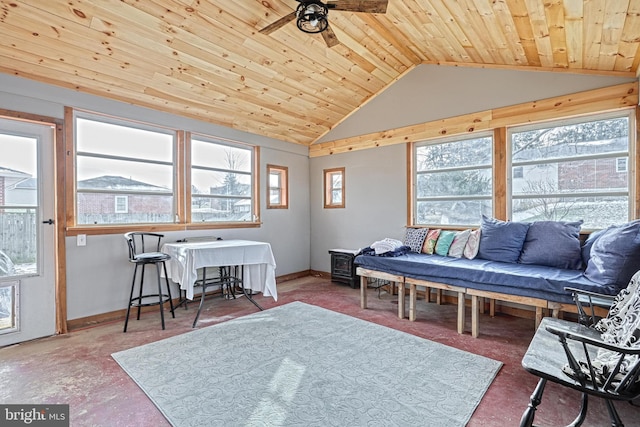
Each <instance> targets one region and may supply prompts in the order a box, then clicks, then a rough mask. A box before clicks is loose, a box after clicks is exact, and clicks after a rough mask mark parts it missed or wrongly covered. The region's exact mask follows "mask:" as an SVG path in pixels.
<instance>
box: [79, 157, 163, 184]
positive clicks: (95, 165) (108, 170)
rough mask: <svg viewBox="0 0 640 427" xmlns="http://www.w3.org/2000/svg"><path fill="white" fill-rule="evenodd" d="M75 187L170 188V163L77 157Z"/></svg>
mask: <svg viewBox="0 0 640 427" xmlns="http://www.w3.org/2000/svg"><path fill="white" fill-rule="evenodd" d="M77 168H78V174H77V180H78V186H77V188H78V190H105V189H112V190H121V191H140V192H149V191H151V192H162V193H167V192H168V193H171V192H172V191H173V166H169V165H159V164H155V163H141V162H135V161H125V160H113V159H100V158H95V157H84V156H78V159H77Z"/></svg>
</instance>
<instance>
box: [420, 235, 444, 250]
mask: <svg viewBox="0 0 640 427" xmlns="http://www.w3.org/2000/svg"><path fill="white" fill-rule="evenodd" d="M441 231H442V230H441V229H439V228H435V229H433V230H429V232H428V233H427V238H426V239H424V244H423V245H422V253H425V254H429V255H433V251H434V249H435V248H436V242H437V241H438V236H440V232H441Z"/></svg>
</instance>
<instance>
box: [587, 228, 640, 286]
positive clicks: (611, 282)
mask: <svg viewBox="0 0 640 427" xmlns="http://www.w3.org/2000/svg"><path fill="white" fill-rule="evenodd" d="M638 270H640V220H636V221H632V222H629V223H626V224H623V225H618V226H612V227H609V228H607V229H605V230H603V231H602V232H601V233H600V234H599V236H598V237H597V239H596V241H595V242H594V243H593V246H591V257H590V258H589V263H588V264H587V269H586V270H585V272H584V274H585V276H587V278H588V279H589V280H591V281H593V282H596V283H599V284H600V285H602V286H606V287H608V288H609V293H611V294H617V293H618V292H619V291H620V290H622V289H624V288H626V287H627V285H628V284H629V280H631V277H632V276H633V275H634V274H635V273H636V272H637V271H638Z"/></svg>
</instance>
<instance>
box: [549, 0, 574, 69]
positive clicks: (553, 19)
mask: <svg viewBox="0 0 640 427" xmlns="http://www.w3.org/2000/svg"><path fill="white" fill-rule="evenodd" d="M544 11H545V15H546V17H547V25H548V27H549V38H550V41H551V49H552V52H553V66H554V67H560V68H568V67H569V59H568V57H567V36H566V33H565V25H566V24H565V23H566V20H565V16H564V4H563V3H562V0H553V1H549V2H547V3H545V8H544Z"/></svg>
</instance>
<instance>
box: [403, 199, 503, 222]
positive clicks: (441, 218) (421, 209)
mask: <svg viewBox="0 0 640 427" xmlns="http://www.w3.org/2000/svg"><path fill="white" fill-rule="evenodd" d="M491 209H492V206H491V200H466V201H458V200H456V201H423V202H418V203H417V207H416V222H417V223H418V224H458V225H460V224H462V225H464V224H478V223H480V220H481V219H482V215H483V214H484V215H487V216H491V215H492V211H491Z"/></svg>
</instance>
